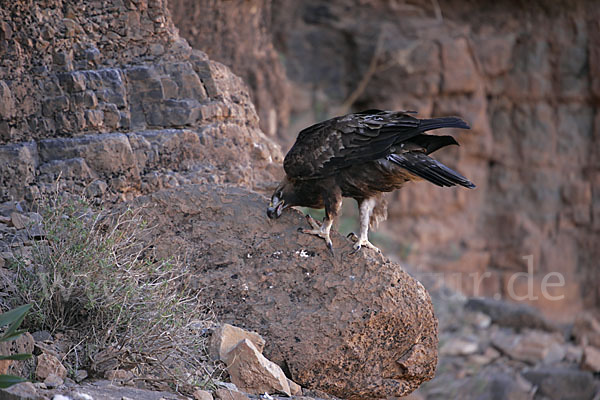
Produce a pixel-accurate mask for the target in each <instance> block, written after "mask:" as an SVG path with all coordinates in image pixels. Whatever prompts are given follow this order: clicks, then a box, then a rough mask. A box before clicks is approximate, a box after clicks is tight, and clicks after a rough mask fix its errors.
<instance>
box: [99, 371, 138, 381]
mask: <svg viewBox="0 0 600 400" xmlns="http://www.w3.org/2000/svg"><path fill="white" fill-rule="evenodd" d="M104 377H105V378H106V379H108V380H110V381H119V382H127V381H130V380H132V379H133V372H131V371H128V370H124V369H114V370H111V371H106V372H105V373H104Z"/></svg>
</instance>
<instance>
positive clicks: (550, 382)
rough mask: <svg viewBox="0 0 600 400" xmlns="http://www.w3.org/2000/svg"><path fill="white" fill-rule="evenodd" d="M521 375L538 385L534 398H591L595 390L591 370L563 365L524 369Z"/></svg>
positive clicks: (569, 399) (573, 399) (577, 399)
mask: <svg viewBox="0 0 600 400" xmlns="http://www.w3.org/2000/svg"><path fill="white" fill-rule="evenodd" d="M522 375H523V377H524V378H525V379H527V380H528V381H529V382H531V383H533V384H534V385H536V386H537V387H538V390H537V392H536V398H538V396H539V397H540V398H550V399H561V400H579V399H591V398H593V396H594V392H595V383H594V376H593V375H592V373H591V372H587V371H579V370H576V369H570V368H563V367H546V368H540V369H534V370H529V371H524V372H523V373H522ZM544 396H546V397H544Z"/></svg>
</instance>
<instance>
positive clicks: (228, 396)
mask: <svg viewBox="0 0 600 400" xmlns="http://www.w3.org/2000/svg"><path fill="white" fill-rule="evenodd" d="M215 395H216V396H217V398H218V399H221V400H249V399H250V398H249V397H248V396H246V395H245V394H244V393H242V392H238V391H237V390H231V389H217V390H216V391H215Z"/></svg>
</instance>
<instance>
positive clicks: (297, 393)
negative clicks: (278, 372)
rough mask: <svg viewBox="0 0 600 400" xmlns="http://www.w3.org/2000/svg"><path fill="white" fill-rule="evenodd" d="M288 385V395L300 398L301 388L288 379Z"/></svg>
mask: <svg viewBox="0 0 600 400" xmlns="http://www.w3.org/2000/svg"><path fill="white" fill-rule="evenodd" d="M287 381H288V385H289V386H290V393H291V394H292V396H300V395H302V387H301V386H300V385H298V384H297V383H296V382H294V381H293V380H291V379H289V378H288V380H287Z"/></svg>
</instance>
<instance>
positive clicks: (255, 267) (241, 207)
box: [129, 185, 437, 398]
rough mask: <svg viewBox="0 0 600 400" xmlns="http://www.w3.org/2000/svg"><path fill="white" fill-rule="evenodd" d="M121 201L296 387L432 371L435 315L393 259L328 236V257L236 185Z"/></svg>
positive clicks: (366, 389) (384, 381)
mask: <svg viewBox="0 0 600 400" xmlns="http://www.w3.org/2000/svg"><path fill="white" fill-rule="evenodd" d="M129 205H131V206H133V207H141V208H142V210H143V212H144V215H145V217H146V218H148V219H149V220H152V221H153V223H155V224H156V225H157V227H158V229H159V232H158V233H157V234H156V236H155V237H154V238H153V239H152V241H153V243H154V246H155V247H154V249H155V251H156V253H157V256H170V255H172V254H182V255H183V254H184V255H185V257H186V258H187V259H188V260H189V262H190V263H192V264H193V265H194V267H195V268H196V270H197V274H196V275H195V276H194V277H193V280H194V281H195V284H196V285H198V287H201V288H202V290H203V293H204V294H205V295H206V296H208V298H211V299H212V300H213V302H214V305H215V312H217V314H218V315H220V316H221V318H222V320H223V321H225V322H231V323H233V324H235V325H237V326H240V327H244V328H247V329H251V330H256V331H257V332H258V333H260V334H261V335H262V336H263V337H265V338H266V339H267V344H266V347H265V351H264V353H265V356H267V357H268V358H269V359H270V360H272V361H274V362H276V363H277V364H279V365H280V366H282V367H283V368H284V370H286V371H288V372H289V374H290V376H289V377H290V378H291V379H293V380H295V381H296V382H298V383H299V384H301V385H302V386H305V387H309V388H316V389H320V390H323V391H325V392H327V393H330V394H333V395H336V396H338V397H342V398H382V397H390V396H402V395H405V394H408V393H410V392H411V391H413V390H414V389H415V388H416V387H417V386H418V385H419V384H420V383H421V382H423V381H424V380H428V379H431V378H432V377H433V374H434V371H435V365H436V361H437V320H436V319H435V316H434V315H433V308H432V305H431V302H430V299H429V295H428V294H427V292H426V291H425V289H424V288H423V286H422V285H421V284H420V283H418V282H417V281H415V280H414V279H413V278H411V277H410V276H409V275H408V274H407V273H406V272H405V271H404V270H403V269H402V268H401V267H400V266H399V265H397V264H393V263H391V262H389V261H387V260H385V259H384V258H383V257H382V256H381V255H377V254H375V253H373V252H371V251H370V250H366V251H363V252H361V253H359V254H357V255H354V256H351V255H350V254H349V253H350V251H351V250H352V247H351V243H350V242H349V241H347V240H346V239H344V238H343V237H341V236H340V235H337V234H336V235H334V237H333V243H334V247H335V248H336V251H337V254H336V256H335V257H331V255H330V254H329V251H328V250H327V248H326V246H324V243H323V242H322V240H321V239H318V238H314V237H311V236H308V235H304V234H300V233H298V232H297V228H298V227H300V226H304V224H305V223H306V221H305V220H304V218H302V217H301V215H300V214H299V213H297V212H295V211H291V212H286V213H285V215H283V216H282V218H281V219H279V220H277V221H269V220H268V219H267V218H265V205H266V199H265V198H263V197H262V196H259V195H257V194H255V193H252V192H249V191H247V190H244V189H241V188H235V187H223V186H216V185H189V186H183V187H180V188H177V189H174V190H165V191H160V192H156V193H154V194H152V195H149V196H144V197H140V198H137V199H135V200H134V201H133V202H131V203H130V204H129ZM149 240H150V239H149Z"/></svg>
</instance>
